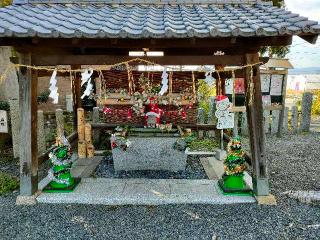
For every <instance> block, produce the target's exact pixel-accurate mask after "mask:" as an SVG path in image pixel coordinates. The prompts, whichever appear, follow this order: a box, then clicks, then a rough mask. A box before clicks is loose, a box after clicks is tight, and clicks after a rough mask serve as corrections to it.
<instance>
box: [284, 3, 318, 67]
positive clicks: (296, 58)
mask: <svg viewBox="0 0 320 240" xmlns="http://www.w3.org/2000/svg"><path fill="white" fill-rule="evenodd" d="M285 4H286V8H287V9H288V10H289V11H291V12H293V13H298V14H300V15H301V16H304V17H308V18H309V19H310V20H315V21H318V22H320V0H286V1H285ZM287 57H288V58H289V59H290V61H291V63H292V64H293V65H294V67H295V68H304V67H320V37H319V39H318V41H317V43H316V44H315V45H312V44H309V43H308V42H306V41H304V40H302V39H301V38H299V37H294V39H293V43H292V47H291V51H290V54H289V55H288V56H287Z"/></svg>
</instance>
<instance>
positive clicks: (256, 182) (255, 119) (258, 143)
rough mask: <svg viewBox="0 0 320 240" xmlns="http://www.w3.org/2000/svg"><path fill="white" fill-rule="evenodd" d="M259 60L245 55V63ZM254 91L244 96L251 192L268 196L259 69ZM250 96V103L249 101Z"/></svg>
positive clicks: (248, 86)
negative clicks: (251, 170) (251, 181)
mask: <svg viewBox="0 0 320 240" xmlns="http://www.w3.org/2000/svg"><path fill="white" fill-rule="evenodd" d="M258 60H259V55H258V53H257V54H246V63H247V64H250V63H255V62H257V61H258ZM253 70H254V71H253V86H254V91H253V93H251V94H252V95H251V94H247V95H246V108H247V118H248V124H249V136H250V147H251V154H252V169H253V191H254V193H255V194H256V195H258V196H264V195H269V186H268V179H267V166H266V158H265V134H264V125H263V105H262V93H261V81H260V71H259V67H255V68H254V69H253ZM245 75H246V81H245V89H246V93H248V92H249V91H250V85H249V83H250V75H251V72H250V68H246V70H245ZM250 96H252V101H250Z"/></svg>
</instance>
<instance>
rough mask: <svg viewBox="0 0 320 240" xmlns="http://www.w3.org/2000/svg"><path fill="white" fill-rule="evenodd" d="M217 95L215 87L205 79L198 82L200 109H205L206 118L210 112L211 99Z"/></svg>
mask: <svg viewBox="0 0 320 240" xmlns="http://www.w3.org/2000/svg"><path fill="white" fill-rule="evenodd" d="M215 95H216V88H215V87H214V86H209V85H208V84H207V83H206V82H205V81H204V80H203V79H200V80H199V81H198V92H197V96H198V103H199V107H201V108H203V109H204V112H205V114H206V116H207V115H208V112H209V102H210V97H212V96H215Z"/></svg>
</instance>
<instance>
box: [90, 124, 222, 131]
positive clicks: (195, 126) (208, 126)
mask: <svg viewBox="0 0 320 240" xmlns="http://www.w3.org/2000/svg"><path fill="white" fill-rule="evenodd" d="M119 125H123V123H92V124H91V127H92V128H105V129H114V128H116V127H117V126H119ZM179 126H180V127H184V128H191V129H196V130H212V129H216V125H214V124H179ZM133 127H136V128H143V124H135V125H133Z"/></svg>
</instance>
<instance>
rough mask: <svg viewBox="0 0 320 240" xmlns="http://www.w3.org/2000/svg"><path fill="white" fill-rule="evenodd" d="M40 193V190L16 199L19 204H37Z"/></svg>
mask: <svg viewBox="0 0 320 240" xmlns="http://www.w3.org/2000/svg"><path fill="white" fill-rule="evenodd" d="M39 195H40V191H38V192H36V193H35V194H34V195H32V196H22V195H19V196H18V197H17V199H16V204H17V205H35V204H37V197H38V196H39Z"/></svg>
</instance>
